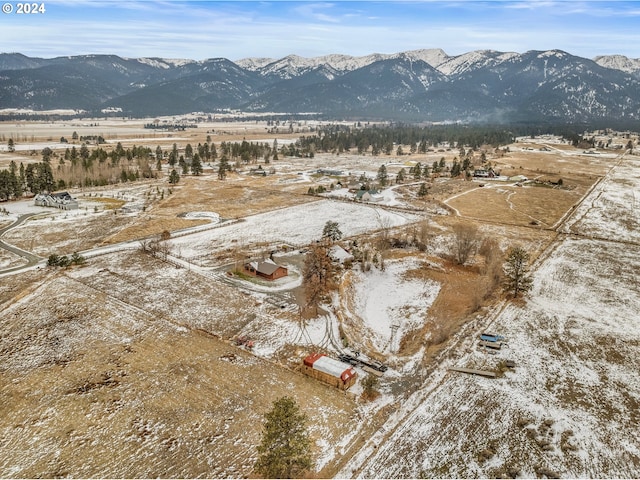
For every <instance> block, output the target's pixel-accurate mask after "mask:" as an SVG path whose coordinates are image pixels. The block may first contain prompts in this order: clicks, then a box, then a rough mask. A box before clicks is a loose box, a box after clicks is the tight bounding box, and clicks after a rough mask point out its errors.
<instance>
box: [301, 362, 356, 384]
mask: <svg viewBox="0 0 640 480" xmlns="http://www.w3.org/2000/svg"><path fill="white" fill-rule="evenodd" d="M302 369H303V371H304V373H305V374H307V375H309V376H310V377H313V378H315V379H318V380H322V381H323V382H325V383H328V384H329V385H333V386H334V387H337V388H339V389H341V390H346V389H347V388H349V387H350V386H351V385H353V384H354V383H356V377H357V376H358V374H357V373H356V371H355V370H354V369H353V367H352V366H351V365H349V364H348V363H344V362H341V361H339V360H336V359H334V358H331V357H327V356H326V355H325V354H324V353H312V354H311V355H309V356H308V357H306V358H305V359H304V360H303V362H302Z"/></svg>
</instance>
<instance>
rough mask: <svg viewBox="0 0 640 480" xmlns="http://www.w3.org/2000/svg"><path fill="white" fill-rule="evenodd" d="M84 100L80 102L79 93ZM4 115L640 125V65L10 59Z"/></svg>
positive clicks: (419, 54) (460, 58)
mask: <svg viewBox="0 0 640 480" xmlns="http://www.w3.org/2000/svg"><path fill="white" fill-rule="evenodd" d="M75 92H77V94H76V93H75ZM0 108H29V109H33V110H46V109H54V108H66V109H82V110H86V111H89V112H92V113H97V112H100V110H102V109H107V108H116V109H117V108H119V109H122V112H123V113H126V114H128V115H131V116H145V115H170V114H181V113H187V112H189V111H216V110H221V109H242V110H246V111H250V112H251V111H253V112H282V113H286V112H290V113H301V112H318V113H321V114H324V115H327V116H343V117H354V118H355V117H358V118H382V119H389V120H428V121H459V120H463V119H464V120H469V121H473V119H478V121H480V120H479V119H490V118H491V117H493V118H494V119H495V120H496V121H514V120H519V121H520V120H523V119H527V118H531V119H537V120H540V119H544V120H548V121H556V122H563V121H568V122H575V121H593V120H606V119H608V118H611V119H616V120H620V119H623V120H629V121H636V120H640V59H632V58H628V57H625V56H623V55H607V56H598V57H595V58H594V59H586V58H583V57H578V56H574V55H571V54H569V53H567V52H564V51H562V50H543V51H542V50H541V51H535V50H532V51H528V52H525V53H516V52H500V51H497V50H477V51H471V52H467V53H463V54H461V55H454V56H450V55H448V54H447V53H446V52H445V51H444V50H442V49H439V48H433V49H418V50H411V51H405V52H398V53H391V54H380V53H372V54H369V55H364V56H359V57H356V56H350V55H342V54H331V55H324V56H319V57H311V58H305V57H301V56H298V55H288V56H286V57H283V58H280V59H272V58H254V57H247V58H243V59H240V60H237V61H235V62H233V61H231V60H228V59H225V58H215V57H213V58H208V59H205V60H199V61H197V60H190V59H176V58H173V59H166V58H161V57H142V58H125V57H119V56H116V55H95V54H93V55H78V56H67V57H55V58H50V59H44V58H31V57H27V56H25V55H23V54H20V53H2V54H0Z"/></svg>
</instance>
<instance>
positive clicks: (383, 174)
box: [376, 165, 389, 187]
mask: <svg viewBox="0 0 640 480" xmlns="http://www.w3.org/2000/svg"><path fill="white" fill-rule="evenodd" d="M376 179H377V180H378V183H379V184H380V186H381V187H385V186H386V185H387V182H388V180H389V175H388V174H387V167H385V166H384V165H380V168H379V169H378V175H377V176H376Z"/></svg>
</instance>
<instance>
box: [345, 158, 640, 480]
mask: <svg viewBox="0 0 640 480" xmlns="http://www.w3.org/2000/svg"><path fill="white" fill-rule="evenodd" d="M639 169H640V162H638V161H637V160H634V158H633V157H631V158H627V159H625V161H624V162H623V164H622V165H621V166H619V167H618V168H616V169H614V170H613V171H612V172H611V174H610V176H609V177H607V179H606V180H605V181H604V182H602V183H601V184H600V185H599V187H598V188H597V189H596V190H594V191H593V192H592V193H591V194H590V197H589V198H587V200H586V201H585V202H584V204H583V207H581V208H580V209H578V211H577V212H575V214H574V216H572V218H571V219H570V220H569V222H568V225H572V226H573V228H572V230H574V231H576V230H577V231H578V232H579V233H581V234H589V235H597V236H598V237H599V238H602V240H601V239H591V238H580V237H578V238H572V237H566V238H563V239H561V240H560V241H559V242H558V243H557V244H556V247H555V248H553V249H552V251H551V252H549V254H548V256H546V258H543V260H542V261H541V262H540V263H539V266H538V268H537V269H536V270H535V272H534V279H535V282H534V287H533V290H532V292H530V294H529V295H528V299H527V301H526V303H523V304H518V303H508V304H506V307H505V308H504V309H503V310H502V311H501V312H500V313H499V314H498V315H497V317H496V318H495V320H494V321H493V323H492V324H491V325H490V326H488V329H490V330H492V331H494V332H496V333H500V334H502V335H504V336H506V338H507V341H508V347H504V348H503V349H502V350H500V351H499V353H498V354H497V355H490V354H488V352H485V351H483V350H480V349H479V347H478V346H477V334H479V333H480V332H481V331H482V330H478V331H471V330H463V332H462V333H461V335H460V338H459V340H460V343H459V345H458V347H457V348H456V349H455V350H454V351H452V352H450V354H449V356H448V357H447V359H446V360H445V361H444V363H443V364H442V365H441V367H440V368H439V369H438V370H437V371H436V372H435V373H434V374H433V375H432V376H431V377H430V378H429V379H428V380H427V381H426V383H425V385H424V386H423V388H422V389H421V390H420V391H418V392H417V393H415V394H414V395H412V397H410V398H409V400H408V401H406V402H405V403H404V404H403V406H402V407H401V409H400V411H398V412H396V414H394V415H392V416H391V418H390V419H389V420H388V421H387V423H386V424H385V425H384V430H383V431H380V432H378V433H377V434H376V435H374V436H373V438H372V439H371V441H370V442H368V444H367V445H365V447H364V448H363V449H361V450H360V452H359V453H358V454H357V455H356V456H355V458H353V459H352V462H351V463H350V464H349V465H348V466H347V467H345V468H344V469H343V470H342V472H340V474H339V475H338V476H339V477H352V476H360V477H365V478H416V477H427V478H433V477H459V478H465V477H512V478H515V477H516V476H517V477H525V478H526V477H536V476H537V477H547V478H553V477H558V476H561V477H570V478H579V477H589V478H598V477H609V478H637V477H638V476H639V475H640V440H639V436H638V434H637V433H638V424H639V422H640V379H639V377H638V371H639V370H640V316H639V315H638V312H640V282H638V277H637V272H638V271H639V270H640V231H639V230H638V229H637V228H635V229H630V228H629V225H633V224H637V223H634V222H638V220H639V218H640V210H638V209H635V208H634V209H631V208H629V206H630V205H629V202H630V201H631V196H632V194H631V192H636V194H637V192H638V191H639V189H640V178H639V177H638V176H637V172H638V171H639ZM576 219H577V220H576ZM620 240H623V242H621V241H620ZM543 257H544V256H543ZM507 359H508V360H513V361H514V362H515V364H516V368H515V369H514V370H513V371H506V372H505V373H504V376H502V377H499V378H496V379H490V378H483V377H479V376H472V375H467V374H463V373H455V372H450V371H447V368H449V367H453V366H458V367H468V368H477V369H486V370H495V369H496V368H497V367H498V365H499V364H500V362H501V361H503V360H507ZM383 432H390V433H383Z"/></svg>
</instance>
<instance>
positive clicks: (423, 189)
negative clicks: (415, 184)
mask: <svg viewBox="0 0 640 480" xmlns="http://www.w3.org/2000/svg"><path fill="white" fill-rule="evenodd" d="M427 192H428V191H427V184H426V183H422V184H421V185H420V189H419V190H418V196H419V197H424V196H425V195H426V194H427Z"/></svg>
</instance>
